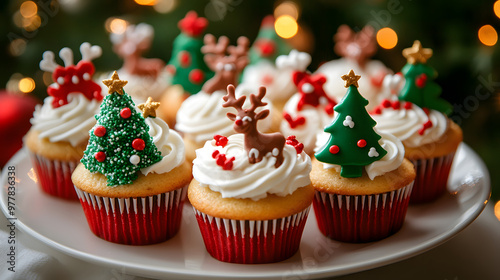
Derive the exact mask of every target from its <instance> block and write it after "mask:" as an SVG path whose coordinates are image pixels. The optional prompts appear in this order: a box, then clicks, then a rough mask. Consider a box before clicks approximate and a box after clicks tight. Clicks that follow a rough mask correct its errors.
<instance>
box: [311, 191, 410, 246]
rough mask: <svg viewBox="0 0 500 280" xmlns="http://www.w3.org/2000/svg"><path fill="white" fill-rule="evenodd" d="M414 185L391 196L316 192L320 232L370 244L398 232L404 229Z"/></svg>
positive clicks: (316, 208) (315, 211)
mask: <svg viewBox="0 0 500 280" xmlns="http://www.w3.org/2000/svg"><path fill="white" fill-rule="evenodd" d="M412 186H413V182H412V183H410V184H409V185H407V186H405V187H403V188H401V189H398V190H395V191H391V192H387V193H382V194H375V195H351V196H349V195H337V194H329V193H325V192H319V191H316V193H315V195H314V199H313V207H314V213H315V214H316V220H317V222H318V227H319V230H320V231H321V232H322V233H323V234H324V235H325V236H327V237H330V238H331V239H335V240H338V241H343V242H353V243H359V242H370V241H375V240H380V239H383V238H385V237H388V236H390V235H392V234H393V233H395V232H397V231H398V230H399V229H400V228H401V226H402V225H403V222H404V219H405V216H406V210H407V209H408V203H409V200H410V194H411V189H412Z"/></svg>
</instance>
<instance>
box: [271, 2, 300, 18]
mask: <svg viewBox="0 0 500 280" xmlns="http://www.w3.org/2000/svg"><path fill="white" fill-rule="evenodd" d="M284 15H289V16H291V17H293V18H294V19H295V20H297V19H298V18H299V7H298V6H297V4H296V3H295V2H292V1H283V2H282V3H280V4H279V5H278V6H277V7H276V8H275V9H274V18H279V17H280V16H284Z"/></svg>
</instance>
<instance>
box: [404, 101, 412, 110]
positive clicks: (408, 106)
mask: <svg viewBox="0 0 500 280" xmlns="http://www.w3.org/2000/svg"><path fill="white" fill-rule="evenodd" d="M411 107H412V103H411V102H406V103H405V105H404V108H405V109H406V110H410V109H411Z"/></svg>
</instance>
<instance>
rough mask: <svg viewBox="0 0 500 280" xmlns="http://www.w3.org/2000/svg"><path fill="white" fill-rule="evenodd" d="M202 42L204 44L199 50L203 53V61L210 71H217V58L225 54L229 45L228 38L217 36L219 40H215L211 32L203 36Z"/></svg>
mask: <svg viewBox="0 0 500 280" xmlns="http://www.w3.org/2000/svg"><path fill="white" fill-rule="evenodd" d="M203 43H204V44H205V45H204V46H203V47H201V52H202V53H203V54H205V57H204V59H205V63H207V66H208V67H209V68H210V69H211V70H212V71H217V70H220V69H217V60H218V59H219V58H222V57H224V56H225V55H226V49H227V46H228V45H229V38H228V37H226V36H221V37H219V41H218V42H216V38H215V36H214V35H212V34H207V35H205V37H204V38H203Z"/></svg>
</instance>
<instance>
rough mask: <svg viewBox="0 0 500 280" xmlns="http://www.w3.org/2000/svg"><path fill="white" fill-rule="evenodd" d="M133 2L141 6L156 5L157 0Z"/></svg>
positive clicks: (136, 0)
mask: <svg viewBox="0 0 500 280" xmlns="http://www.w3.org/2000/svg"><path fill="white" fill-rule="evenodd" d="M134 1H135V3H137V4H139V5H142V6H154V5H156V2H157V0H134Z"/></svg>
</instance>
